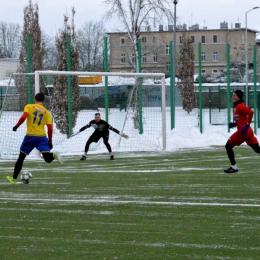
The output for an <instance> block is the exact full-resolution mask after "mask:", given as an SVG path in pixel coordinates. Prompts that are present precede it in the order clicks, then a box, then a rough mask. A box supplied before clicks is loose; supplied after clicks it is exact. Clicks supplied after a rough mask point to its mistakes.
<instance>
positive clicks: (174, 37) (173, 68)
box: [172, 0, 179, 105]
mask: <svg viewBox="0 0 260 260" xmlns="http://www.w3.org/2000/svg"><path fill="white" fill-rule="evenodd" d="M178 1H179V0H174V1H173V3H174V31H173V66H172V70H173V73H172V74H173V97H175V75H176V5H177V4H178ZM174 105H175V104H174Z"/></svg>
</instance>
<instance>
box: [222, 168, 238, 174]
mask: <svg viewBox="0 0 260 260" xmlns="http://www.w3.org/2000/svg"><path fill="white" fill-rule="evenodd" d="M224 172H225V173H234V172H238V169H237V170H235V169H233V168H232V167H229V168H228V169H226V170H224Z"/></svg>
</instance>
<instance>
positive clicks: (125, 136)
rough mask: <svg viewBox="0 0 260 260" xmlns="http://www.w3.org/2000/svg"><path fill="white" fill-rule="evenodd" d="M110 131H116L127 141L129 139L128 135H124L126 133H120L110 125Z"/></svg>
mask: <svg viewBox="0 0 260 260" xmlns="http://www.w3.org/2000/svg"><path fill="white" fill-rule="evenodd" d="M108 129H109V130H112V131H114V132H115V133H117V134H119V135H121V136H122V137H124V138H126V139H128V138H129V136H128V135H126V134H124V133H120V132H119V131H118V130H117V129H116V128H113V127H112V126H111V125H108Z"/></svg>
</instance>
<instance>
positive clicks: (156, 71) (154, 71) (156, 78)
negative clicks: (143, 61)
mask: <svg viewBox="0 0 260 260" xmlns="http://www.w3.org/2000/svg"><path fill="white" fill-rule="evenodd" d="M153 73H158V70H153ZM153 79H154V80H158V79H160V78H159V77H154V78H153Z"/></svg>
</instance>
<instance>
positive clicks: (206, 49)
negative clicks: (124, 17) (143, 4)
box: [109, 22, 257, 76]
mask: <svg viewBox="0 0 260 260" xmlns="http://www.w3.org/2000/svg"><path fill="white" fill-rule="evenodd" d="M235 27H236V28H232V29H228V26H227V23H225V22H224V23H221V29H206V28H204V29H199V26H198V25H195V26H192V27H191V28H189V30H186V29H185V28H186V26H180V27H178V28H177V30H176V65H177V67H178V50H179V46H180V45H181V41H182V37H183V33H185V35H186V37H190V39H191V41H192V44H193V46H194V53H195V59H194V65H195V74H198V43H201V59H202V72H204V73H207V74H214V73H220V72H222V71H224V70H225V69H226V49H227V48H226V46H227V44H229V45H230V62H234V63H240V62H245V56H246V52H245V44H246V41H245V28H240V24H236V26H235ZM173 33H174V32H173V26H168V28H167V30H163V26H159V30H158V31H149V29H148V30H147V31H143V32H141V33H140V37H139V39H140V40H141V45H142V72H154V73H156V72H158V73H165V74H166V76H169V74H170V42H171V41H173ZM256 33H257V31H255V30H251V29H247V45H248V61H251V62H252V60H253V45H255V44H256V40H255V38H256ZM109 42H110V48H109V49H110V60H109V66H110V67H109V68H110V72H135V70H134V67H133V66H132V63H135V60H136V54H135V53H134V50H133V47H132V44H131V41H130V39H129V37H128V34H127V33H125V32H117V33H109Z"/></svg>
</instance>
